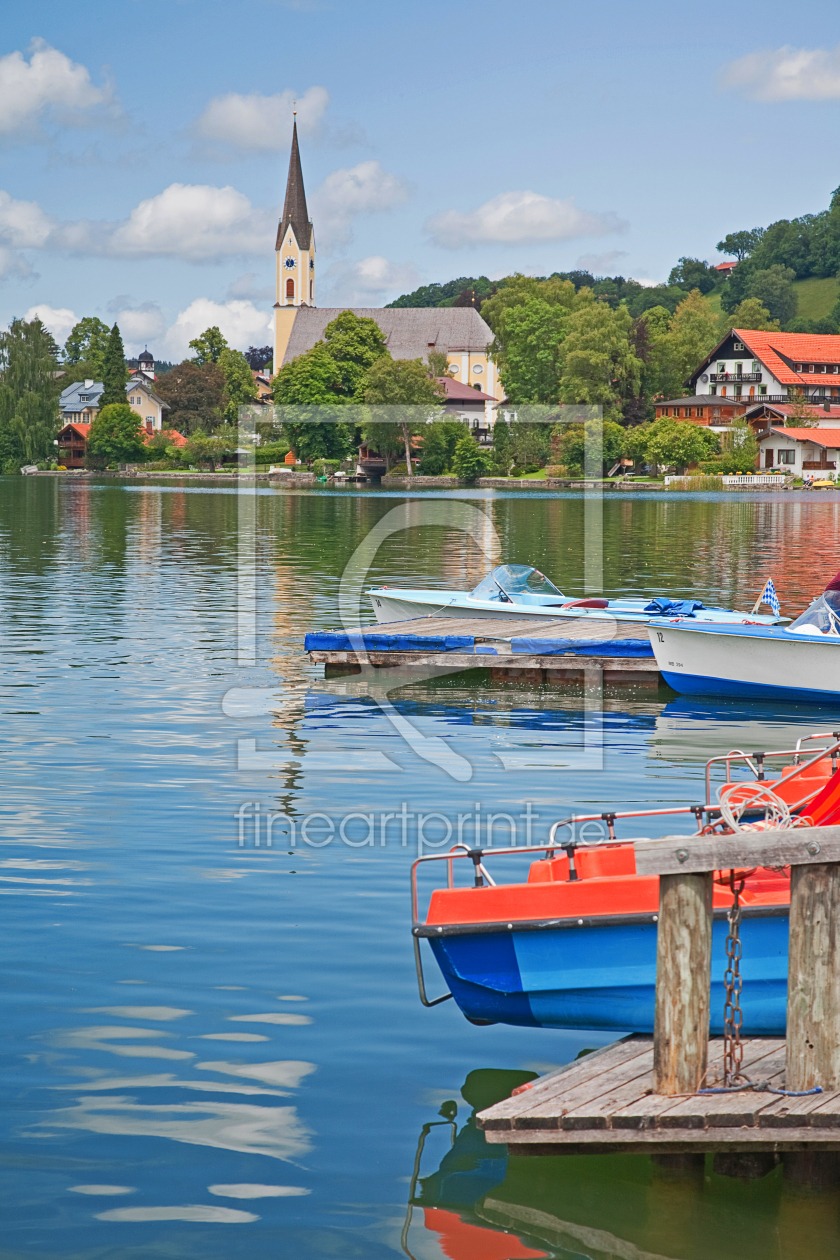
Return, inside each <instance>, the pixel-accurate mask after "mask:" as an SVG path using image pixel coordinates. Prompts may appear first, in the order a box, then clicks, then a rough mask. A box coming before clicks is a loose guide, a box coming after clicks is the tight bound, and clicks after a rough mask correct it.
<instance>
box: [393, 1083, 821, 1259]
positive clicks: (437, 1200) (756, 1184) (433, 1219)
mask: <svg viewBox="0 0 840 1260" xmlns="http://www.w3.org/2000/svg"><path fill="white" fill-rule="evenodd" d="M531 1075H532V1073H525V1072H519V1073H514V1072H491V1071H489V1070H478V1071H475V1072H471V1073H470V1074H469V1076H468V1077H467V1080H466V1082H465V1084H464V1088H463V1090H462V1095H463V1096H464V1098H466V1099H467V1100H468V1101H470V1099H471V1098H472V1088H471V1086H473V1085H474V1084H482V1083H483V1084H486V1085H487V1086H490V1085H492V1084H493V1078H494V1077H495V1078H498V1085H497V1088H496V1090H495V1091H493V1090H492V1089H488V1090H487V1100H488V1103H489V1102H490V1101H492V1100H493V1098H494V1097H496V1098H497V1097H498V1089H499V1088H501V1087H502V1085H503V1083H504V1078H505V1077H508V1078H510V1080H511V1081H514V1078H518V1080H516V1081H515V1083H519V1081H522V1080H524V1079H525V1078H526V1077H529V1076H531ZM510 1088H511V1086H508V1088H507V1092H508V1093H509V1092H510ZM471 1105H472V1106H474V1107H475V1110H480V1109H481V1106H483V1105H486V1104H485V1103H484V1100H483V1099H482V1100H481V1102H480V1103H476V1102H472V1103H471ZM483 1143H484V1135H483V1133H481V1132H480V1131H479V1130H477V1129H476V1128H475V1121H474V1113H473V1115H471V1116H470V1118H469V1120H468V1121H467V1122H466V1124H463V1125H462V1127H461V1128H460V1130H459V1129H458V1125H457V1123H456V1122H455V1121H454V1120H452V1121H449V1122H447V1121H434V1122H432V1123H431V1124H426V1125H424V1126H423V1132H422V1133H421V1137H420V1142H419V1145H418V1150H417V1157H416V1160H415V1167H414V1174H413V1176H412V1178H411V1188H410V1194H409V1206H408V1211H407V1215H406V1222H405V1226H404V1228H403V1233H402V1246H403V1251H404V1253H405V1255H407V1256H409V1257H410V1258H411V1260H421V1257H422V1260H432V1258H433V1257H434V1260H444V1257H446V1258H447V1260H508V1258H511V1260H512V1258H513V1257H552V1258H553V1260H767V1257H769V1256H774V1257H778V1258H779V1260H836V1256H837V1236H838V1235H837V1212H838V1206H840V1204H839V1203H838V1198H839V1197H840V1196H838V1192H837V1190H836V1189H835V1190H830V1191H825V1192H822V1193H814V1192H813V1191H811V1192H809V1193H806V1194H803V1191H802V1189H801V1188H800V1187H798V1186H797V1185H795V1184H794V1183H792V1182H789V1181H786V1180H784V1179H783V1176H782V1169H781V1168H776V1169H775V1170H770V1171H769V1175H765V1176H763V1177H761V1178H760V1179H757V1180H756V1179H754V1180H750V1181H742V1180H740V1179H738V1177H737V1176H732V1175H723V1174H722V1172H719V1171H718V1169H719V1168H720V1169H723V1168H725V1166H726V1165H725V1163H724V1160H721V1161H717V1160H716V1159H715V1157H714V1156H712V1155H707V1156H705V1157H704V1156H703V1155H699V1156H689V1157H687V1158H686V1157H680V1159H678V1160H676V1161H675V1160H674V1158H673V1156H669V1157H664V1158H657V1157H651V1156H646V1155H636V1154H634V1155H616V1154H608V1155H590V1154H586V1155H574V1154H564V1155H548V1156H541V1157H538V1158H535V1157H533V1156H525V1155H519V1154H512V1155H510V1156H507V1157H506V1156H505V1154H504V1152H505V1150H506V1148H505V1147H504V1146H489V1145H483ZM440 1144H444V1145H445V1147H446V1149H445V1152H444V1153H443V1155H442V1156H441V1155H440V1154H439V1152H440ZM500 1151H501V1152H502V1154H499V1152H500ZM435 1158H438V1159H439V1166H438V1168H437V1170H436V1171H434V1172H432V1173H430V1174H429V1173H427V1174H426V1175H423V1169H422V1168H421V1161H422V1163H423V1164H426V1165H429V1164H431V1166H432V1167H433V1168H434V1160H435ZM724 1159H725V1157H724ZM421 1211H422V1218H421Z"/></svg>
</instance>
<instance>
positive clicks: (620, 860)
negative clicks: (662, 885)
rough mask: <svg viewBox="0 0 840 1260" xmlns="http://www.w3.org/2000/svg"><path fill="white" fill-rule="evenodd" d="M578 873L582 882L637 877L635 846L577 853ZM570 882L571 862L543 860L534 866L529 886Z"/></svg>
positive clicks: (533, 864)
mask: <svg viewBox="0 0 840 1260" xmlns="http://www.w3.org/2000/svg"><path fill="white" fill-rule="evenodd" d="M575 870H576V871H577V873H578V877H579V878H580V879H598V878H603V877H605V876H609V875H635V874H636V853H635V850H634V849H633V846H632V844H622V845H609V846H606V845H604V846H601V845H598V846H597V847H595V846H593V847H591V848H580V849H575ZM568 878H569V859H568V857H567V856H566V855H565V853H564V854H563V856H562V857H558V858H544V859H542V860H541V861H539V862H532V863H531V869H530V871H529V873H528V883H529V884H550V883H565V882H566V880H567V879H568Z"/></svg>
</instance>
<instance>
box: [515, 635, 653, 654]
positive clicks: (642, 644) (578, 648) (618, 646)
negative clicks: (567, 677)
mask: <svg viewBox="0 0 840 1260" xmlns="http://www.w3.org/2000/svg"><path fill="white" fill-rule="evenodd" d="M510 646H511V649H512V651H513V652H515V653H516V652H522V653H528V654H529V655H533V656H560V655H562V654H563V653H565V652H574V654H575V656H653V648H652V647H651V646H650V643H648V642H646V641H645V640H644V639H524V638H516V639H511V641H510Z"/></svg>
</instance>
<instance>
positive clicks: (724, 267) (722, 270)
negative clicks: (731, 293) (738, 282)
mask: <svg viewBox="0 0 840 1260" xmlns="http://www.w3.org/2000/svg"><path fill="white" fill-rule="evenodd" d="M737 266H738V262H737V259H732V260H731V261H730V262H722V263H718V264H717V266H716V267H715V271H716V272H717V273H718V275H719V276H720V277H721V279H722V280H725V279H726V278H727V277H728V276H731V275H732V272H733V271H734V270H735V268H736V267H737Z"/></svg>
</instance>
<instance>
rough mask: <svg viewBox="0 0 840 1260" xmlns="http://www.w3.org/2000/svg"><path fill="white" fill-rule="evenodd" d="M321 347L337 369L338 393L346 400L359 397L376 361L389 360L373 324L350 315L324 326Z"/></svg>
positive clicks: (381, 333) (340, 317) (381, 338)
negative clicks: (359, 392)
mask: <svg viewBox="0 0 840 1260" xmlns="http://www.w3.org/2000/svg"><path fill="white" fill-rule="evenodd" d="M324 345H325V347H326V350H327V352H328V353H329V355H330V357H331V358H332V360H333V362H334V363H335V364H336V367H337V368H338V374H339V379H340V382H341V383H340V386H339V391H338V392H339V393H340V394H341V395H343V396H344V397H345V398H348V399H349V398H353V397H354V396H356V395H357V394H358V391H359V389H360V388H361V387H362V383H363V380H364V377H365V373H366V372H367V370H368V368H370V367H372V365H373V364H374V363H376V362H377V360H378V359H382V358H387V359H390V357H391V356H390V354H389V353H388V350H387V348H386V346H385V334H384V333H383V331H382V329H381V328H380V327H379V325H378V324H377V322H376V320H375V319H368V318H367V317H366V316H359V315H355V314H354V313H353V311H342V312H341V314H340V315H338V316H336V318H335V319H334V320H332V321H331V322H330V323H329V324H327V326H326V328H325V329H324Z"/></svg>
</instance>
